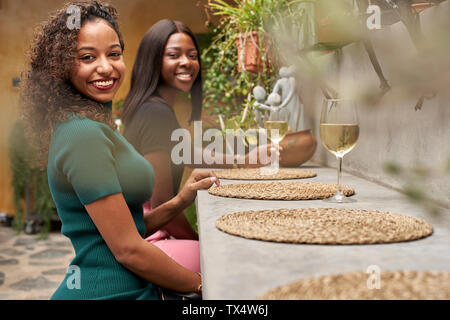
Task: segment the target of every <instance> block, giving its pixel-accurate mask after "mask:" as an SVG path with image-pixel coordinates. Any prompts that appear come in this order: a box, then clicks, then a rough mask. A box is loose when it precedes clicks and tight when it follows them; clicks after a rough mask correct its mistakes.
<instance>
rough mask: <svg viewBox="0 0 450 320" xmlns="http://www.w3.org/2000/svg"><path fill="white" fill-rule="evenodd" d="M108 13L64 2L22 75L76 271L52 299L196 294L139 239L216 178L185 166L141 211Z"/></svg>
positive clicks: (29, 122) (141, 165) (142, 187)
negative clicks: (185, 172) (182, 177)
mask: <svg viewBox="0 0 450 320" xmlns="http://www.w3.org/2000/svg"><path fill="white" fill-rule="evenodd" d="M68 12H69V13H68ZM73 15H75V16H73ZM117 16H118V15H117V13H116V10H115V9H114V8H113V7H111V6H109V5H106V4H101V3H100V2H97V1H89V2H88V1H80V2H73V3H71V4H68V5H66V6H65V7H64V8H63V9H61V10H59V11H57V12H56V13H55V14H53V15H52V16H51V17H50V18H49V20H48V21H46V22H45V23H44V24H43V25H42V28H41V30H40V32H38V33H37V34H36V36H35V39H34V42H33V45H32V49H31V51H30V60H31V63H30V67H29V69H28V70H27V71H26V72H25V73H24V74H23V92H22V97H23V110H22V113H23V117H24V120H25V123H26V126H27V128H28V130H27V132H28V133H29V134H30V135H31V138H33V141H34V145H35V146H36V148H37V150H38V154H39V156H40V159H41V165H43V166H45V165H47V172H48V181H49V186H50V191H51V193H52V196H53V199H54V201H55V204H56V208H57V210H58V215H59V217H60V219H61V222H62V229H61V231H62V233H63V234H64V235H66V236H67V237H68V238H70V240H71V242H72V244H73V246H74V249H75V253H76V256H75V258H74V259H73V261H72V262H71V268H69V270H75V271H77V270H78V273H77V274H74V275H72V274H67V275H66V277H65V279H64V280H63V282H62V283H61V285H60V286H59V288H58V289H57V290H56V292H55V293H54V294H53V296H52V299H157V298H158V293H157V290H156V288H157V287H156V286H160V287H164V288H168V289H171V290H175V291H178V292H197V293H201V277H200V274H198V273H197V272H194V271H192V270H189V269H188V268H186V267H184V266H182V265H181V264H180V263H178V262H176V261H175V260H173V259H172V258H170V257H169V256H168V255H167V254H165V253H164V252H163V251H162V250H161V249H159V248H158V247H157V246H155V245H153V244H152V243H149V242H148V241H145V239H144V238H145V236H146V235H147V236H148V235H150V234H152V233H154V232H155V231H157V230H159V229H160V228H161V227H163V226H164V225H165V224H167V223H168V222H170V221H171V220H172V219H173V218H174V217H175V216H176V215H177V214H178V212H179V211H180V210H183V209H184V208H186V207H188V206H189V205H190V204H191V203H192V202H193V200H194V199H195V196H196V191H197V190H198V189H203V188H209V187H210V186H211V185H212V184H213V183H214V181H216V183H217V184H218V183H219V182H218V180H217V178H216V177H215V176H214V174H213V173H211V172H194V173H193V174H192V175H191V177H190V178H189V179H188V181H187V183H186V187H185V188H183V190H182V191H181V192H180V194H179V195H178V196H177V197H175V198H173V199H172V200H171V201H168V202H166V203H164V204H163V205H161V206H159V207H158V208H157V209H154V210H152V211H150V212H148V213H146V214H145V216H144V214H143V210H142V204H143V203H144V202H145V200H147V199H148V198H149V197H150V196H151V192H152V189H153V185H154V182H155V178H154V171H153V168H152V167H151V165H150V164H149V163H148V162H147V161H146V160H145V159H144V158H143V157H142V156H140V155H139V154H138V153H137V152H136V151H135V149H134V148H133V147H132V146H131V145H130V144H129V143H128V142H127V141H126V140H125V138H123V137H122V136H121V135H120V133H119V132H118V131H117V130H116V126H115V124H114V122H113V120H112V116H111V105H112V102H111V101H112V99H113V97H114V95H115V93H116V92H117V90H118V89H119V87H120V85H121V83H122V82H123V79H124V76H125V65H124V62H123V58H122V53H123V50H124V44H123V41H122V37H121V34H120V32H119V29H118V24H117V21H116V19H117ZM73 17H75V19H74V20H73V21H72V20H70V19H72V18H73ZM77 19H78V20H77ZM74 21H75V22H77V21H78V22H79V25H78V26H77V23H75V24H74V23H73V22H74ZM69 22H71V23H69ZM74 26H75V27H74ZM77 276H78V278H77Z"/></svg>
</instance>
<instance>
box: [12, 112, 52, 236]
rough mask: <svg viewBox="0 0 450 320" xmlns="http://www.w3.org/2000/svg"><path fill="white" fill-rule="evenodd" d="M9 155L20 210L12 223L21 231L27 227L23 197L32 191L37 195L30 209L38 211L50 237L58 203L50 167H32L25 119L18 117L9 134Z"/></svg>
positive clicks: (45, 231)
mask: <svg viewBox="0 0 450 320" xmlns="http://www.w3.org/2000/svg"><path fill="white" fill-rule="evenodd" d="M9 157H10V162H11V172H12V175H13V179H12V186H13V190H14V195H13V201H14V208H15V211H16V214H15V216H14V219H13V222H12V225H13V227H14V228H15V229H16V230H17V232H20V231H22V230H23V228H24V224H25V218H24V212H23V208H22V204H21V201H22V200H24V199H25V198H26V196H27V193H28V195H30V196H32V197H33V198H34V205H33V206H32V207H31V208H30V210H29V211H30V212H35V213H36V215H37V217H38V218H39V220H40V223H41V224H42V228H41V230H40V237H41V238H44V239H45V238H46V237H47V235H48V232H49V231H50V228H51V218H52V216H53V214H54V213H55V205H54V202H53V198H52V196H51V193H50V189H49V186H48V181H47V172H46V170H41V169H39V168H35V167H32V166H31V165H30V163H32V160H33V158H34V152H33V150H32V148H31V147H30V146H29V144H28V141H27V140H26V138H25V135H24V128H23V124H22V120H20V119H19V120H17V121H16V123H15V125H14V127H13V129H12V130H11V133H10V136H9Z"/></svg>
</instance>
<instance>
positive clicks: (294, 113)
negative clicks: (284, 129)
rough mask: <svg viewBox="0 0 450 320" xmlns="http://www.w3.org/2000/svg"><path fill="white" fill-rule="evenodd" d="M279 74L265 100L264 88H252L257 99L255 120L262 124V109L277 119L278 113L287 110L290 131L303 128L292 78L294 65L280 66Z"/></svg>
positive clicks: (271, 117) (300, 108)
mask: <svg viewBox="0 0 450 320" xmlns="http://www.w3.org/2000/svg"><path fill="white" fill-rule="evenodd" d="M279 75H280V78H279V79H278V80H277V82H276V83H275V86H274V87H273V92H272V93H271V94H269V97H268V98H267V101H264V99H265V97H266V91H265V90H264V88H262V87H260V86H256V87H255V88H254V89H253V95H254V97H255V99H256V101H257V102H256V104H255V118H256V119H255V120H256V121H257V122H258V124H259V125H260V126H263V125H264V121H265V120H267V119H266V118H267V116H266V115H265V114H262V112H261V111H262V110H264V111H269V119H270V120H277V119H278V115H280V113H284V112H287V113H288V114H289V117H288V119H289V121H288V124H289V127H290V128H291V129H292V131H299V130H303V129H304V124H303V105H302V104H301V103H300V101H299V99H298V95H297V84H296V81H295V78H294V75H295V66H290V67H282V68H280V72H279ZM280 91H281V93H280Z"/></svg>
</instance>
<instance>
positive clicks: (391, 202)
mask: <svg viewBox="0 0 450 320" xmlns="http://www.w3.org/2000/svg"><path fill="white" fill-rule="evenodd" d="M308 164H309V165H308V166H303V167H302V168H304V169H307V170H313V171H315V172H317V176H316V177H314V178H311V179H302V180H297V181H305V182H306V181H311V182H324V183H334V184H335V183H336V180H337V172H336V169H333V168H324V167H319V166H315V165H314V164H310V163H308ZM286 181H293V180H286ZM246 182H247V183H248V182H254V181H237V180H225V179H222V180H221V183H222V184H229V183H246ZM343 184H344V185H347V186H350V187H352V188H353V189H355V192H356V194H355V195H354V196H353V198H354V199H356V200H357V202H355V203H348V204H334V203H326V202H323V201H322V200H302V201H274V200H247V199H233V198H224V197H217V196H213V195H210V194H209V193H208V192H207V191H206V190H202V191H199V192H198V195H197V200H196V206H197V219H198V228H199V237H200V254H201V268H202V274H203V299H218V300H233V299H237V300H241V299H242V300H252V299H255V298H257V297H258V296H260V295H262V294H263V293H265V292H266V291H267V290H270V289H273V288H275V287H277V286H280V285H283V284H287V283H290V282H293V281H296V280H300V279H303V278H308V277H318V276H322V275H328V274H338V273H346V272H353V271H364V272H365V271H366V270H367V268H368V267H369V266H373V265H375V266H378V267H379V268H380V269H381V271H383V270H417V271H425V270H435V271H450V254H449V253H450V210H449V209H446V208H442V210H441V213H440V214H439V215H432V214H430V213H428V212H426V211H425V210H423V209H422V208H421V207H420V206H418V205H417V204H414V203H412V202H410V201H409V200H408V199H407V198H406V197H405V196H404V195H403V194H401V193H400V192H398V191H395V190H392V189H389V188H386V187H384V186H381V185H379V184H376V183H373V182H370V181H367V180H364V179H362V178H359V177H356V176H353V175H351V174H348V173H346V172H344V173H343ZM330 207H331V208H353V209H365V210H379V211H389V212H392V213H400V214H405V215H409V216H414V217H418V218H421V219H424V220H426V221H427V222H429V223H431V224H432V226H433V229H434V231H433V234H432V235H430V236H428V237H426V238H423V239H419V240H415V241H409V242H400V243H390V244H375V245H373V244H372V245H307V244H288V243H276V242H267V241H260V240H251V239H245V238H242V237H238V236H233V235H230V234H227V233H224V232H222V231H220V230H219V229H217V228H216V226H215V223H216V220H217V218H219V217H221V216H222V215H225V214H228V213H233V212H238V211H247V210H264V209H278V208H288V209H290V208H330ZM368 277H369V274H368ZM382 285H383V283H381V286H382Z"/></svg>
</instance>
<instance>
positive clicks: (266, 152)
mask: <svg viewBox="0 0 450 320" xmlns="http://www.w3.org/2000/svg"><path fill="white" fill-rule="evenodd" d="M275 146H276V145H274V144H266V145H261V146H258V147H257V148H253V150H252V151H250V152H249V153H247V154H246V155H245V164H244V165H242V164H241V165H239V167H246V168H259V167H263V166H266V165H269V164H270V163H271V162H272V153H273V152H274V151H275ZM282 150H283V148H282V147H281V146H280V145H278V150H277V151H276V152H277V156H278V161H280V159H281V157H280V152H281V151H282Z"/></svg>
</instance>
